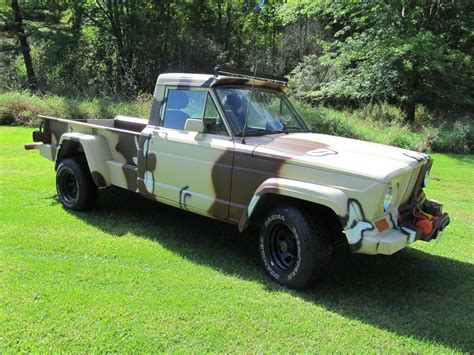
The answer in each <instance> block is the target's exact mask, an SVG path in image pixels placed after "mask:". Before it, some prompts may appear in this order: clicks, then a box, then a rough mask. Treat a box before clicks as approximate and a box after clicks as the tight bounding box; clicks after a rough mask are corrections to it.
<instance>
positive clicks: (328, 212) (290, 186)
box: [239, 178, 349, 239]
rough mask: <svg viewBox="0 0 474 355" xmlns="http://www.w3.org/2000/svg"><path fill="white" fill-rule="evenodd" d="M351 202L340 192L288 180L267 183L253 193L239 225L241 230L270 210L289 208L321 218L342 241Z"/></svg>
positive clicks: (271, 180) (272, 180)
mask: <svg viewBox="0 0 474 355" xmlns="http://www.w3.org/2000/svg"><path fill="white" fill-rule="evenodd" d="M348 201H349V198H348V197H347V195H346V194H345V193H344V192H343V191H341V190H339V189H335V188H331V187H327V186H322V185H317V184H311V183H305V182H301V181H294V180H288V179H279V178H272V179H268V180H266V181H265V182H264V183H262V184H261V185H260V187H259V188H258V189H257V191H256V192H255V193H254V195H253V197H252V200H251V201H250V203H249V205H248V206H247V208H246V209H245V211H244V213H243V215H242V217H241V219H240V221H239V230H240V231H243V230H245V229H246V228H247V227H248V226H251V225H255V224H258V223H259V221H260V220H261V219H262V217H263V216H264V215H265V213H266V212H267V211H268V210H269V209H271V208H273V207H275V206H277V205H283V204H290V205H293V206H296V207H299V208H300V209H301V210H302V211H304V212H305V213H306V214H308V215H310V216H311V217H312V216H320V217H321V216H322V217H323V218H324V219H325V220H326V221H327V224H328V226H329V227H330V228H331V229H332V231H333V233H332V234H333V235H334V236H335V239H339V237H340V236H341V235H342V230H343V223H342V221H343V220H344V216H346V215H347V205H348Z"/></svg>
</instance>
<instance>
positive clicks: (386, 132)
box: [297, 104, 474, 154]
mask: <svg viewBox="0 0 474 355" xmlns="http://www.w3.org/2000/svg"><path fill="white" fill-rule="evenodd" d="M297 107H298V110H299V111H300V113H301V114H302V116H303V117H304V118H305V120H306V121H307V122H308V124H309V125H310V127H311V128H312V129H313V130H314V131H315V132H318V133H324V134H331V135H336V136H342V137H347V138H354V139H360V140H366V141H371V142H377V143H382V144H388V145H394V146H397V147H401V148H406V149H412V150H417V151H424V152H429V151H438V152H452V153H463V154H466V153H472V152H474V140H473V137H474V135H473V132H474V123H473V122H472V120H466V119H463V118H460V119H458V120H454V122H455V123H454V124H443V125H442V126H441V127H439V126H437V125H436V122H435V119H434V118H433V117H431V116H430V119H431V120H433V121H434V122H433V123H431V122H422V123H424V124H423V125H422V124H415V125H414V126H412V127H411V126H409V125H407V124H406V123H405V122H404V119H403V113H402V112H401V110H400V109H399V108H397V107H395V106H391V105H388V104H380V105H372V106H370V107H364V108H361V109H358V110H347V111H339V110H335V109H328V108H322V107H320V108H312V107H309V106H307V105H302V104H298V105H297ZM417 112H418V111H417ZM421 112H422V113H423V114H425V112H424V111H421ZM422 117H423V118H425V116H422Z"/></svg>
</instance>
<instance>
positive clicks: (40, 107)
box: [0, 91, 474, 154]
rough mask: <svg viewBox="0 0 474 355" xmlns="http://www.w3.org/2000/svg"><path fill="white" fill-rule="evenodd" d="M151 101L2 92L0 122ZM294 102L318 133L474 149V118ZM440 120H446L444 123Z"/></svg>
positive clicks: (110, 110)
mask: <svg viewBox="0 0 474 355" xmlns="http://www.w3.org/2000/svg"><path fill="white" fill-rule="evenodd" d="M151 101H152V97H151V95H142V96H139V97H138V98H137V99H136V100H134V101H123V100H122V101H119V100H113V99H107V100H99V99H96V98H94V99H79V98H68V97H59V96H55V95H46V96H38V95H33V94H31V93H29V92H17V91H14V92H7V93H3V94H0V125H27V126H36V125H38V124H39V119H38V118H37V115H39V114H43V115H46V116H55V117H62V118H97V119H100V118H113V117H114V116H116V115H118V114H121V115H128V116H138V117H147V116H148V112H149V110H150V106H151ZM295 106H296V108H297V109H298V111H299V112H300V113H301V115H302V116H303V118H304V119H305V120H306V122H307V123H308V125H309V126H310V127H311V129H312V130H314V131H315V132H319V133H325V134H331V135H335V136H342V137H347V138H355V139H361V140H366V141H371V142H377V143H383V144H388V145H395V146H398V147H401V148H406V149H412V150H417V151H430V150H434V151H439V152H447V153H462V154H466V153H472V152H473V151H474V124H473V122H472V119H471V118H470V117H464V118H462V119H460V120H456V121H453V123H446V118H440V117H434V115H433V114H432V113H431V112H430V111H428V110H426V108H424V107H422V106H420V107H417V113H416V121H417V122H416V124H415V127H409V126H407V125H405V124H404V123H403V122H404V121H403V114H402V112H401V111H400V109H398V108H396V107H394V106H391V105H389V104H387V103H379V104H374V105H370V106H366V107H363V108H360V109H356V110H352V111H339V110H335V109H331V108H324V107H310V106H308V105H304V104H302V103H298V102H295ZM442 120H443V121H444V123H440V122H441V121H442ZM415 129H416V130H415Z"/></svg>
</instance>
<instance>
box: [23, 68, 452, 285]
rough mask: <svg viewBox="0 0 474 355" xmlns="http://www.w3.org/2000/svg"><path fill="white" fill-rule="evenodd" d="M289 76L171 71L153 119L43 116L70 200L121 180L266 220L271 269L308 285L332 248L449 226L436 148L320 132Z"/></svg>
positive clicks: (241, 220) (434, 232) (168, 198)
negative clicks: (430, 186)
mask: <svg viewBox="0 0 474 355" xmlns="http://www.w3.org/2000/svg"><path fill="white" fill-rule="evenodd" d="M286 91H287V85H286V82H285V81H284V80H279V79H278V80H277V79H275V78H269V77H259V76H255V75H254V76H247V75H244V74H236V73H229V72H222V71H219V72H216V73H215V74H214V75H212V74H209V75H207V74H162V75H160V76H159V77H158V80H157V83H156V88H155V92H154V99H153V103H152V107H151V113H150V116H149V119H140V118H132V117H124V116H117V117H116V118H115V119H101V120H83V119H74V120H69V119H60V118H53V117H45V116H40V117H41V118H42V119H43V122H42V126H41V128H40V130H39V131H35V132H34V133H33V140H34V141H35V142H38V143H36V144H27V145H26V146H25V148H26V149H39V151H40V154H41V155H42V156H44V157H45V158H47V159H49V160H51V161H53V162H54V164H55V169H56V188H57V192H58V196H59V199H60V201H61V202H62V204H63V205H64V207H65V208H68V209H72V210H85V209H89V208H92V207H93V206H94V204H95V202H96V199H97V194H98V190H99V189H103V188H107V187H109V186H112V185H114V186H118V187H121V188H124V189H128V190H131V191H135V192H137V193H139V194H141V195H143V196H145V197H147V198H150V199H153V200H156V201H158V202H161V203H165V204H167V205H171V206H175V207H177V208H181V209H185V210H188V211H191V212H194V213H197V214H200V215H203V216H207V217H211V218H215V219H218V220H221V221H224V222H227V223H232V224H235V225H236V226H238V228H239V231H244V230H245V229H246V228H248V227H250V226H256V227H258V228H259V253H260V256H261V260H262V263H263V266H264V268H265V270H266V271H267V272H268V273H269V275H270V277H271V278H273V279H274V280H276V281H277V282H279V283H281V284H283V285H286V286H287V287H290V288H305V287H307V286H309V285H310V284H311V283H312V282H313V281H314V280H316V279H317V278H319V277H320V276H322V275H324V273H325V266H326V265H327V263H328V259H329V257H330V254H331V251H332V250H333V249H334V248H335V246H336V245H346V246H347V247H348V248H350V250H351V251H352V252H354V253H363V254H385V255H390V254H393V253H395V252H397V251H398V250H400V249H402V248H405V247H406V246H408V245H409V244H411V243H413V242H415V241H417V240H422V241H430V240H432V239H435V238H437V237H439V236H440V234H441V231H442V230H443V229H444V228H445V227H446V226H447V225H448V223H449V217H448V214H447V213H444V212H443V210H442V205H441V204H439V203H437V202H434V201H430V200H428V199H427V198H426V197H425V194H424V192H423V188H424V187H425V186H426V184H427V183H428V177H429V171H430V168H431V165H432V160H431V159H430V158H429V157H428V156H427V155H425V154H422V153H418V152H415V151H410V150H404V149H400V148H395V147H391V146H385V145H380V144H374V143H369V142H363V141H358V140H353V139H347V138H341V137H335V136H330V135H325V134H320V133H313V132H311V131H310V129H309V128H308V126H307V125H306V123H305V122H304V121H303V119H302V118H301V117H300V115H299V114H298V113H297V112H296V110H295V109H294V107H293V106H292V105H291V104H290V102H289V101H288V99H287V98H286V96H285V92H286Z"/></svg>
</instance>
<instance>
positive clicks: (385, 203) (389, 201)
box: [383, 186, 393, 211]
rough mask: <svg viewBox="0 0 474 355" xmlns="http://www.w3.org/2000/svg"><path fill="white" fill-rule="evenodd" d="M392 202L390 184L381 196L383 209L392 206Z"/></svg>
mask: <svg viewBox="0 0 474 355" xmlns="http://www.w3.org/2000/svg"><path fill="white" fill-rule="evenodd" d="M392 202H393V189H392V186H388V187H387V189H386V190H385V195H384V198H383V209H384V211H386V210H388V209H389V208H390V206H392Z"/></svg>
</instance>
